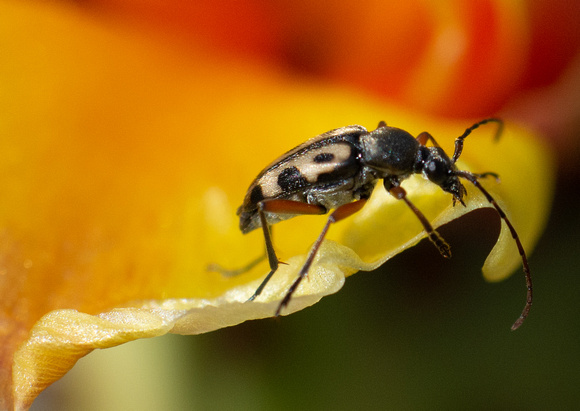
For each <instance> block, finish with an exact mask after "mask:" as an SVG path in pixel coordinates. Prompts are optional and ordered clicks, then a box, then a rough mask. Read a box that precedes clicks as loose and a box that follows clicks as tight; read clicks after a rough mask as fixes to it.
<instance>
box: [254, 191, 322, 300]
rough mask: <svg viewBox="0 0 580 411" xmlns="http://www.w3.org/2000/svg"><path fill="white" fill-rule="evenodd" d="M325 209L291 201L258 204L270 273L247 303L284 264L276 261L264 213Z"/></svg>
mask: <svg viewBox="0 0 580 411" xmlns="http://www.w3.org/2000/svg"><path fill="white" fill-rule="evenodd" d="M326 211H327V210H326V208H324V207H322V206H319V205H315V204H307V203H301V202H298V201H292V200H269V201H268V200H266V201H261V202H259V203H258V216H259V218H260V224H261V226H262V230H263V232H264V242H265V244H266V254H265V256H267V257H268V262H269V264H270V272H269V273H268V274H267V275H266V278H264V280H263V281H262V282H261V283H260V285H259V286H258V288H257V289H256V291H255V292H254V294H252V296H251V297H250V298H248V301H254V300H255V299H256V297H258V296H259V295H260V294H261V293H262V291H263V290H264V288H265V287H266V285H267V284H268V282H269V281H270V279H271V278H272V276H273V275H274V273H276V271H277V270H278V266H279V264H285V263H283V262H282V261H280V260H278V256H277V255H276V251H275V250H274V245H273V243H272V233H271V231H270V226H269V224H268V221H267V219H266V212H270V213H277V214H301V215H307V214H325V213H326Z"/></svg>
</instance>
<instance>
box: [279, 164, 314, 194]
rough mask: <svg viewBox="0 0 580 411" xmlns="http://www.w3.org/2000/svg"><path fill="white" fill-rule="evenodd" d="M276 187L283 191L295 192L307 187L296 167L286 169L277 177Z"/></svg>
mask: <svg viewBox="0 0 580 411" xmlns="http://www.w3.org/2000/svg"><path fill="white" fill-rule="evenodd" d="M278 185H279V186H280V188H281V189H282V190H284V191H296V190H299V189H300V188H302V187H306V186H307V185H308V180H306V179H305V178H304V177H303V176H302V174H301V173H300V170H298V169H297V168H296V167H288V168H286V169H284V171H282V172H281V173H280V174H279V175H278Z"/></svg>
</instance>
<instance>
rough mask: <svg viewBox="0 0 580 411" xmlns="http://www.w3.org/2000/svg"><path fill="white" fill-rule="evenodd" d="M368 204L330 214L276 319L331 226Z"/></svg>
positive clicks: (362, 202)
mask: <svg viewBox="0 0 580 411" xmlns="http://www.w3.org/2000/svg"><path fill="white" fill-rule="evenodd" d="M366 202H367V200H366V199H362V200H358V201H355V202H353V203H347V204H343V205H341V206H340V207H338V208H337V209H336V210H334V211H333V212H332V214H330V216H329V217H328V220H326V224H325V225H324V228H323V229H322V232H321V233H320V235H319V236H318V238H317V239H316V242H315V243H314V245H313V246H312V248H311V249H310V252H309V253H308V257H307V258H306V262H305V263H304V265H303V266H302V268H301V269H300V272H299V273H298V278H297V279H296V280H295V281H294V282H293V283H292V285H291V286H290V288H289V289H288V291H287V292H286V295H285V296H284V298H283V299H282V301H281V302H280V305H279V306H278V309H277V310H276V317H278V316H279V315H280V312H281V311H282V309H283V308H284V307H286V306H287V305H288V303H290V300H291V299H292V295H293V294H294V292H295V291H296V289H297V288H298V286H299V285H300V282H301V281H302V279H303V278H304V277H306V275H307V274H308V270H310V267H311V266H312V263H313V262H314V258H315V257H316V254H317V253H318V250H319V249H320V246H321V245H322V241H323V240H324V237H326V233H327V232H328V229H329V227H330V225H331V224H334V223H337V222H339V221H340V220H343V219H345V218H347V217H349V216H351V215H352V214H354V213H356V212H357V211H359V210H360V209H361V208H362V207H363V206H364V205H365V203H366Z"/></svg>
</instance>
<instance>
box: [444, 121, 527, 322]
mask: <svg viewBox="0 0 580 411" xmlns="http://www.w3.org/2000/svg"><path fill="white" fill-rule="evenodd" d="M468 130H469V129H468ZM467 134H469V133H467ZM464 135H465V134H464ZM455 174H456V175H457V176H458V177H462V178H465V179H466V180H469V181H470V182H471V183H472V184H473V185H474V186H475V187H477V188H478V189H479V191H481V192H482V193H483V195H484V196H485V198H486V199H487V201H489V202H490V203H491V205H493V207H494V208H495V210H496V211H497V213H498V214H499V216H500V217H501V218H502V220H503V221H505V223H506V224H507V226H508V228H509V230H510V233H511V234H512V237H513V239H514V241H515V242H516V245H517V246H518V251H519V253H520V257H521V258H522V263H523V270H524V275H525V277H526V286H527V294H526V305H525V306H524V309H523V310H522V313H521V314H520V317H519V318H518V319H517V320H516V322H514V323H513V325H512V331H514V330H517V329H518V328H519V327H520V325H522V324H523V322H524V320H525V319H526V317H527V316H528V314H529V312H530V309H531V308H532V301H533V291H532V275H531V273H530V266H529V265H528V258H527V257H526V252H525V250H524V247H523V246H522V242H521V241H520V237H519V236H518V233H517V232H516V229H515V228H514V226H513V225H512V223H511V222H510V220H509V219H508V218H507V215H506V214H505V213H504V211H503V210H502V208H501V207H500V206H499V204H498V203H497V202H496V201H495V199H494V198H493V197H492V196H491V194H489V192H488V191H487V190H486V189H485V188H483V186H482V185H481V183H480V182H479V181H478V176H477V175H475V174H472V173H470V172H468V171H457V172H456V173H455Z"/></svg>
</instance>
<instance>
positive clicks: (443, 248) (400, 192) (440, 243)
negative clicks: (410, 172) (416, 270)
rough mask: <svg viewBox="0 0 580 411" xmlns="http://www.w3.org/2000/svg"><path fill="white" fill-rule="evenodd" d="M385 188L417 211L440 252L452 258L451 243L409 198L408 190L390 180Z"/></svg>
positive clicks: (386, 182) (385, 182)
mask: <svg viewBox="0 0 580 411" xmlns="http://www.w3.org/2000/svg"><path fill="white" fill-rule="evenodd" d="M384 186H385V189H386V190H387V191H388V192H389V194H391V195H392V196H393V197H395V198H396V199H397V200H403V201H404V202H405V203H406V204H407V206H409V208H410V209H411V210H412V211H413V212H414V213H415V215H416V216H417V218H418V219H419V221H421V224H423V228H424V229H425V232H426V233H427V235H428V236H429V240H431V242H432V243H433V244H434V245H435V247H437V249H438V250H439V253H441V255H442V256H443V257H445V258H451V248H450V247H449V244H447V242H446V241H445V240H444V239H443V237H441V235H440V234H439V233H438V232H437V231H435V229H434V228H433V226H432V225H431V223H429V220H427V218H426V217H425V216H424V215H423V213H422V212H421V211H419V209H418V208H417V207H416V206H415V204H413V203H412V202H411V201H410V200H409V199H408V198H407V192H406V191H405V189H404V188H403V187H401V186H399V185H398V184H395V183H393V182H392V181H390V180H387V179H385V180H384Z"/></svg>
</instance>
